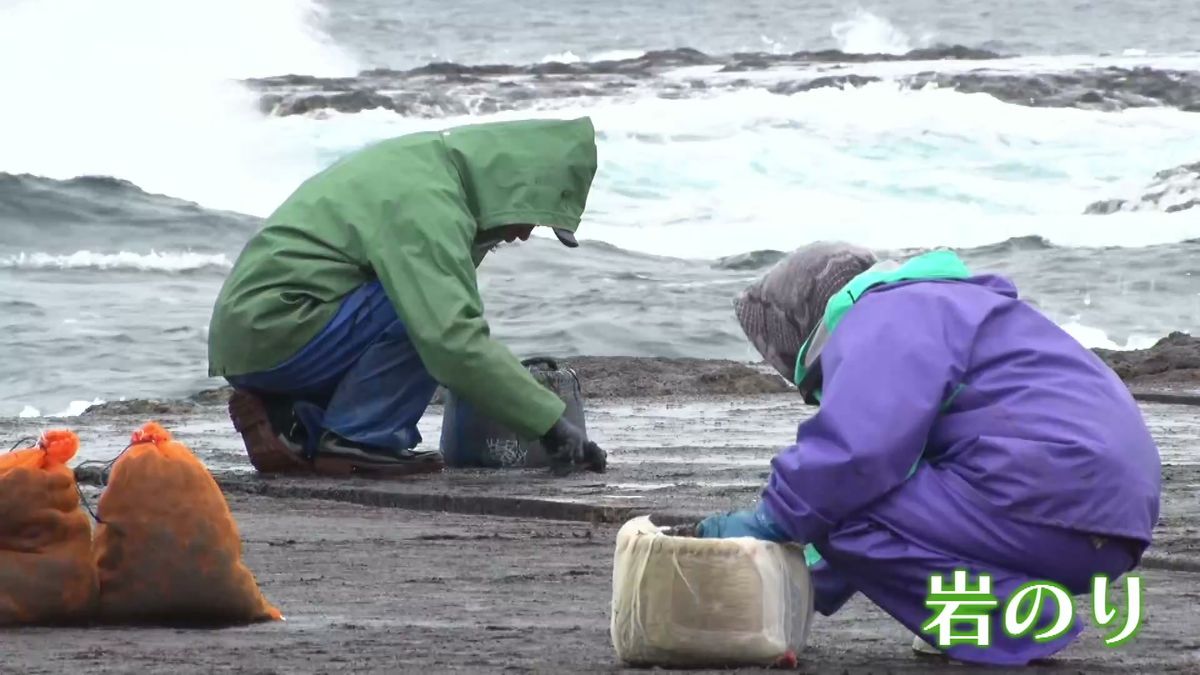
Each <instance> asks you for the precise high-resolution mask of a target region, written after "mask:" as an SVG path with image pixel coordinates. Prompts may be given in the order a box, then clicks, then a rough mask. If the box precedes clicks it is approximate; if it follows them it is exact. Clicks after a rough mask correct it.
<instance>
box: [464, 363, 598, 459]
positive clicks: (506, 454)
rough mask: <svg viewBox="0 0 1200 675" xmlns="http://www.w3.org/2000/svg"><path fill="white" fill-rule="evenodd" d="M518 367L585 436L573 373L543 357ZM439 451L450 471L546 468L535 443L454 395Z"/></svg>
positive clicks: (580, 397) (580, 391) (580, 396)
mask: <svg viewBox="0 0 1200 675" xmlns="http://www.w3.org/2000/svg"><path fill="white" fill-rule="evenodd" d="M521 364H522V365H524V366H525V367H526V368H528V369H529V372H530V374H531V375H533V377H534V379H536V380H537V381H538V382H540V383H541V384H542V386H544V387H546V388H548V389H549V390H550V391H553V392H554V393H555V394H557V395H558V397H559V398H561V399H562V400H563V402H565V403H566V404H567V409H566V412H565V413H564V417H566V418H567V419H568V420H570V421H571V422H572V423H574V424H575V425H576V426H578V427H579V428H580V429H582V430H584V431H585V432H586V431H587V426H586V424H585V421H584V410H583V388H582V386H581V385H580V383H579V376H578V375H577V374H576V373H575V371H573V370H571V369H569V368H567V369H560V368H559V367H558V363H557V362H556V361H554V359H550V358H546V357H537V358H531V359H526V360H524V361H522V362H521ZM441 450H442V455H443V456H444V457H445V461H446V466H449V467H456V468H461V467H482V468H489V469H503V468H528V469H533V468H543V467H546V466H549V461H548V460H547V457H546V451H545V450H544V449H543V448H542V444H541V442H540V441H539V440H538V439H528V438H520V437H518V436H517V434H516V433H514V432H513V431H512V430H510V429H508V428H507V427H505V426H504V425H502V424H500V423H499V422H496V421H495V420H492V419H490V418H488V417H485V416H484V415H482V414H481V413H479V412H478V411H477V410H476V409H475V407H474V406H472V405H471V404H470V403H468V402H467V401H465V400H463V399H461V398H459V397H457V396H455V395H454V393H453V392H446V399H445V413H444V416H443V418H442V438H441Z"/></svg>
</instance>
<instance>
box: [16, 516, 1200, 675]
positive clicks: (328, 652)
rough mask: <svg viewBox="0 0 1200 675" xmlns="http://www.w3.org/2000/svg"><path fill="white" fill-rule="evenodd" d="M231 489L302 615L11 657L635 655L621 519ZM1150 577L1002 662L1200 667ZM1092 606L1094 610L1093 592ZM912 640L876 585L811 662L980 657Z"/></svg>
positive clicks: (827, 627) (50, 664)
mask: <svg viewBox="0 0 1200 675" xmlns="http://www.w3.org/2000/svg"><path fill="white" fill-rule="evenodd" d="M230 503H231V507H232V509H233V513H234V516H235V518H236V519H237V521H238V525H239V527H240V530H241V535H242V539H243V541H244V549H245V561H246V564H247V565H248V567H249V568H250V569H251V570H252V571H253V572H254V573H255V575H256V577H257V580H258V582H259V584H260V586H261V587H262V590H263V593H264V594H265V595H266V597H267V598H268V599H269V600H270V601H271V602H272V603H273V604H275V605H277V606H278V607H279V608H280V610H281V611H282V612H283V614H284V617H285V618H286V621H285V622H282V623H272V624H260V625H255V626H249V627H245V628H236V629H226V630H203V631H194V630H193V631H188V630H174V629H122V628H112V629H108V628H106V629H92V630H87V629H75V628H70V629H24V630H11V631H6V635H5V637H6V644H5V672H7V673H59V672H68V671H70V672H74V671H80V672H87V673H97V674H101V675H108V674H111V673H159V672H170V673H201V672H203V673H211V672H247V673H251V672H252V673H288V674H289V675H292V674H307V673H397V672H430V673H443V672H504V671H523V672H530V671H533V672H561V673H574V672H623V671H622V668H621V664H620V663H618V662H617V660H616V658H615V655H614V652H613V648H612V642H611V638H610V636H609V603H610V600H611V593H612V562H611V561H612V555H613V546H614V543H615V538H616V527H615V526H612V525H601V526H592V525H588V524H581V523H569V522H550V521H540V522H530V521H528V520H522V519H516V518H488V517H467V516H461V515H457V514H438V513H415V512H405V511H389V510H386V509H377V508H371V507H363V506H357V505H351V504H339V503H335V502H326V501H306V500H291V499H271V498H264V497H253V496H241V495H234V496H232V497H231V498H230ZM1143 586H1144V589H1145V591H1144V592H1145V607H1146V609H1147V612H1148V615H1147V618H1146V622H1145V625H1144V627H1143V629H1142V631H1141V632H1140V633H1139V634H1138V636H1137V637H1136V638H1135V639H1133V640H1132V641H1131V642H1129V643H1128V644H1127V645H1124V646H1122V647H1119V648H1115V649H1113V648H1108V647H1105V646H1103V644H1102V642H1101V638H1102V636H1103V635H1104V633H1101V632H1100V631H1099V630H1098V629H1097V628H1096V627H1095V626H1092V625H1089V626H1088V628H1087V629H1086V632H1085V634H1084V636H1083V637H1082V638H1081V639H1080V640H1079V642H1078V643H1077V644H1075V645H1074V646H1072V647H1071V648H1069V649H1068V650H1066V651H1065V652H1063V653H1062V654H1060V655H1059V656H1058V658H1056V659H1055V660H1054V662H1052V663H1051V664H1049V665H1046V666H1038V667H1032V668H1026V669H1020V670H1017V669H1003V668H992V669H988V672H989V673H991V672H994V673H1010V672H1012V673H1028V672H1035V673H1037V672H1068V673H1077V672H1087V673H1130V672H1138V673H1143V672H1144V673H1150V672H1154V673H1187V672H1195V668H1196V666H1197V661H1196V653H1197V650H1198V649H1200V638H1197V631H1196V630H1195V626H1196V618H1195V611H1194V609H1195V601H1196V598H1197V590H1196V589H1197V588H1198V587H1200V576H1197V575H1195V574H1189V573H1180V572H1166V571H1159V570H1150V571H1147V572H1146V573H1145V575H1144V577H1143ZM1123 597H1124V596H1123V595H1121V594H1120V593H1118V594H1117V595H1115V597H1114V601H1118V602H1119V601H1120V600H1122V599H1123ZM1081 602H1082V601H1081ZM1117 606H1118V607H1123V605H1117ZM1078 609H1079V611H1080V615H1081V616H1082V617H1084V619H1085V620H1086V618H1087V612H1088V611H1090V605H1083V604H1081V605H1080V606H1079V607H1078ZM1086 623H1088V624H1090V623H1091V622H1086ZM911 641H912V635H911V634H910V633H908V632H907V631H906V630H905V629H904V628H903V627H902V626H900V625H899V624H898V623H896V622H895V621H894V620H893V619H891V618H890V617H889V616H888V615H887V614H885V613H884V612H883V611H881V610H879V609H878V608H876V607H875V606H874V605H872V604H871V603H870V602H869V601H868V600H866V599H865V598H863V597H861V596H858V597H855V598H853V599H852V600H851V601H850V602H849V603H847V605H846V606H845V607H844V608H843V609H842V610H841V611H840V612H839V613H838V614H837V615H835V616H834V617H831V618H826V617H821V616H816V617H814V624H813V629H812V633H811V635H810V639H809V645H808V647H807V649H805V650H804V651H803V652H802V653H801V654H800V655H799V656H800V659H799V661H800V664H799V667H798V669H797V670H796V671H794V672H797V673H803V674H816V673H830V672H835V673H846V674H859V673H914V674H915V673H927V672H931V671H934V670H936V672H939V673H943V672H944V673H975V672H979V669H978V668H970V667H966V666H952V665H945V664H941V663H934V662H931V661H930V660H928V658H924V657H918V656H915V655H914V654H912V653H911V651H910V650H909V643H910V642H911ZM624 672H646V671H632V670H631V671H624ZM694 672H705V671H694ZM708 672H716V671H708ZM725 672H728V671H725ZM744 672H748V673H749V672H758V673H761V672H763V671H762V670H761V669H746V670H745V671H744Z"/></svg>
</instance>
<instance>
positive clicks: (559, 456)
mask: <svg viewBox="0 0 1200 675" xmlns="http://www.w3.org/2000/svg"><path fill="white" fill-rule="evenodd" d="M542 447H543V448H545V449H546V455H547V456H548V457H549V459H550V470H551V471H552V472H554V473H555V474H556V475H559V476H563V475H566V474H569V473H571V471H572V470H574V469H575V468H576V467H579V466H583V467H586V468H587V469H589V470H591V471H596V472H603V471H604V469H605V467H606V466H607V464H608V455H606V454H605V452H604V451H603V450H601V449H600V446H598V445H596V444H595V443H593V442H591V441H589V440H588V438H587V434H586V433H584V431H583V429H580V428H579V427H577V426H575V424H574V423H572V422H571V421H570V420H568V419H567V418H566V417H560V418H558V421H557V422H555V423H554V426H552V427H550V431H547V432H546V435H545V436H542Z"/></svg>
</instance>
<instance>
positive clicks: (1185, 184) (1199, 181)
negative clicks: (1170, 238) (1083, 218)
mask: <svg viewBox="0 0 1200 675" xmlns="http://www.w3.org/2000/svg"><path fill="white" fill-rule="evenodd" d="M1197 207H1200V162H1193V163H1191V164H1184V165H1182V166H1177V167H1175V168H1173V169H1166V170H1163V171H1159V172H1158V173H1156V174H1154V179H1153V180H1152V181H1151V182H1150V185H1148V186H1147V187H1146V191H1145V193H1144V194H1143V195H1142V196H1141V197H1138V198H1136V199H1106V200H1104V201H1099V202H1093V203H1092V204H1089V205H1088V207H1087V208H1086V209H1084V213H1088V214H1094V215H1108V214H1111V213H1118V212H1121V211H1165V212H1167V213H1178V212H1180V211H1187V210H1188V209H1193V208H1197ZM1198 230H1200V228H1198Z"/></svg>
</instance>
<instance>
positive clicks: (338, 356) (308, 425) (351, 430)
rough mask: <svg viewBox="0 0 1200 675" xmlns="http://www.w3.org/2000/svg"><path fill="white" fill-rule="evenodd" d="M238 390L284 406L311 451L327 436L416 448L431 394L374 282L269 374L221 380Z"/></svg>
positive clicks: (428, 379) (432, 386)
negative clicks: (419, 424)
mask: <svg viewBox="0 0 1200 675" xmlns="http://www.w3.org/2000/svg"><path fill="white" fill-rule="evenodd" d="M228 380H229V383H230V384H232V385H233V386H234V387H236V388H238V389H246V390H248V391H253V392H257V393H260V394H266V395H269V396H273V397H282V398H286V399H290V401H291V403H292V405H293V406H294V409H295V412H296V417H297V418H298V419H299V420H300V423H301V424H302V425H303V426H304V429H305V431H306V432H307V438H306V439H305V450H306V451H308V452H310V453H312V452H314V451H315V450H316V446H317V443H318V441H319V440H320V437H321V435H322V434H323V433H324V432H326V431H332V432H333V433H335V434H337V435H338V436H341V437H342V438H345V439H347V440H350V441H355V442H357V443H361V444H363V445H367V446H373V447H376V448H379V449H382V450H393V451H398V450H408V449H411V448H414V447H416V446H417V445H420V443H421V440H422V439H421V434H420V433H419V432H418V431H417V422H419V421H420V419H421V417H422V416H423V415H424V414H425V410H426V408H428V407H429V402H430V401H431V400H432V399H433V395H434V393H435V392H436V391H437V381H435V380H434V379H433V377H432V376H431V375H430V374H429V372H428V371H427V370H425V365H424V364H423V363H422V362H421V358H420V356H418V355H417V350H416V349H415V348H414V347H413V344H412V342H411V341H410V340H409V338H408V331H407V329H405V327H404V324H403V323H402V322H401V321H400V319H399V317H397V316H396V310H395V309H394V308H393V307H392V304H391V301H390V300H389V299H388V297H387V295H386V294H385V293H384V292H383V288H382V286H381V285H380V284H379V282H378V281H375V282H372V283H369V284H366V285H364V286H361V287H359V288H358V289H357V290H355V291H354V292H353V293H351V294H350V295H348V296H347V297H346V299H345V300H344V301H343V302H342V306H341V307H340V308H339V310H338V313H337V315H336V316H334V318H333V319H332V320H331V321H330V322H329V324H328V325H327V326H325V328H324V329H323V330H322V331H321V332H320V333H319V334H318V335H317V336H316V337H315V338H313V339H312V340H311V341H310V342H309V343H308V344H307V345H305V346H304V347H303V348H302V349H301V350H300V351H299V352H298V353H297V354H295V355H294V356H292V357H291V358H289V359H288V360H287V361H285V362H283V363H282V364H280V365H279V366H276V367H275V368H272V369H270V370H266V371H262V372H258V373H250V374H247V375H239V376H236V377H230V378H228Z"/></svg>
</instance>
